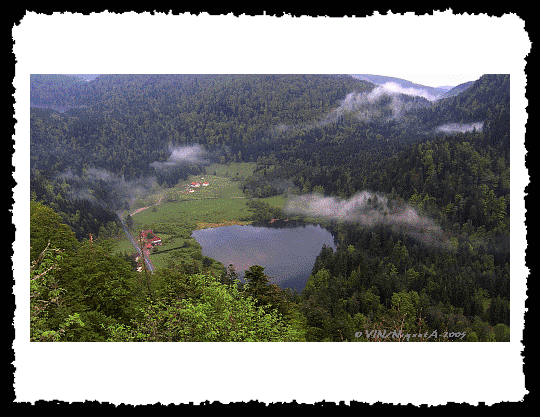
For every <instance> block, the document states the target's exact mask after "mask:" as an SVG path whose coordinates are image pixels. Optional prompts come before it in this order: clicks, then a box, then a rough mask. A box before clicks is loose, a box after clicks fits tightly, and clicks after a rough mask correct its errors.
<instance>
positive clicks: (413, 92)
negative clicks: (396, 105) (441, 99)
mask: <svg viewBox="0 0 540 417" xmlns="http://www.w3.org/2000/svg"><path fill="white" fill-rule="evenodd" d="M381 94H390V95H398V94H405V95H407V96H415V97H423V98H425V99H426V100H428V101H435V100H437V96H436V95H433V94H430V93H429V92H428V91H427V90H424V89H421V88H414V87H402V86H401V85H399V84H398V83H394V82H388V83H385V84H382V85H380V86H378V87H376V88H374V89H373V91H372V92H371V93H369V99H371V100H376V99H377V97H378V96H380V95H381Z"/></svg>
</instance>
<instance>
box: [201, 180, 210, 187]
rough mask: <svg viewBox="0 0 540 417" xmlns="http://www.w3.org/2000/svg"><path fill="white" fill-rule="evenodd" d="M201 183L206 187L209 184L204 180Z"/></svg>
mask: <svg viewBox="0 0 540 417" xmlns="http://www.w3.org/2000/svg"><path fill="white" fill-rule="evenodd" d="M202 185H203V187H206V186H207V185H210V184H208V182H207V181H205V182H203V183H202Z"/></svg>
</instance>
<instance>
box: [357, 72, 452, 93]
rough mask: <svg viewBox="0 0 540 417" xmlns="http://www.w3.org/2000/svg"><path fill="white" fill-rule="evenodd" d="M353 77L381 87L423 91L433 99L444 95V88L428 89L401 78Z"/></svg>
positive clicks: (367, 75)
mask: <svg viewBox="0 0 540 417" xmlns="http://www.w3.org/2000/svg"><path fill="white" fill-rule="evenodd" d="M353 77H356V78H358V79H360V80H364V81H368V82H370V83H373V84H377V85H383V84H385V83H396V84H398V85H399V86H401V87H403V88H412V89H416V90H423V91H425V92H427V93H428V94H430V95H431V96H433V98H439V97H440V96H441V95H443V94H444V93H445V91H446V90H445V89H444V88H439V87H430V86H427V85H422V84H416V83H413V82H412V81H408V80H404V79H402V78H396V77H387V76H385V75H373V74H355V75H353Z"/></svg>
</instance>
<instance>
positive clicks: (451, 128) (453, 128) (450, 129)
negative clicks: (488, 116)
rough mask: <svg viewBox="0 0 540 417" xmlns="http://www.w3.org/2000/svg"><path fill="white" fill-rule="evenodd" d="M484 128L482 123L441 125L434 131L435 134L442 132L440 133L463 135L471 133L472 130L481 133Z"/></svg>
mask: <svg viewBox="0 0 540 417" xmlns="http://www.w3.org/2000/svg"><path fill="white" fill-rule="evenodd" d="M483 127H484V122H476V123H448V124H445V125H441V126H439V127H437V128H436V129H435V131H436V132H442V133H450V134H451V133H456V132H460V133H465V132H472V131H473V130H477V131H482V128H483Z"/></svg>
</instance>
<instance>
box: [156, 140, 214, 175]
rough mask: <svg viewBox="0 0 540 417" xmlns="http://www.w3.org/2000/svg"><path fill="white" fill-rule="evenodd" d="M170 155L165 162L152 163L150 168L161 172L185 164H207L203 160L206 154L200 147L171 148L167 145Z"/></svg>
mask: <svg viewBox="0 0 540 417" xmlns="http://www.w3.org/2000/svg"><path fill="white" fill-rule="evenodd" d="M169 151H170V152H171V155H170V156H169V158H168V159H167V160H166V161H165V162H159V161H156V162H152V163H151V164H150V166H151V167H153V168H155V169H156V170H162V169H166V168H170V167H175V166H178V165H185V164H207V163H208V161H207V160H206V159H205V155H206V152H205V150H204V149H203V148H202V147H201V146H200V145H197V144H196V145H191V146H177V147H175V146H172V145H171V144H169Z"/></svg>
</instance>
